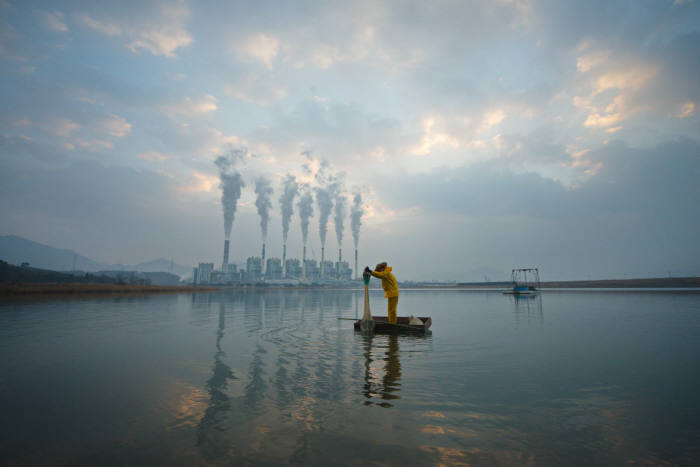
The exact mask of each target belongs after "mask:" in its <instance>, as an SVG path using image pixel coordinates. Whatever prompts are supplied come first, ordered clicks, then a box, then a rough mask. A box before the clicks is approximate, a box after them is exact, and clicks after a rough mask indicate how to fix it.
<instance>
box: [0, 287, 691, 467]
mask: <svg viewBox="0 0 700 467" xmlns="http://www.w3.org/2000/svg"><path fill="white" fill-rule="evenodd" d="M372 307H373V310H374V311H375V314H378V313H379V312H384V310H385V300H384V299H383V298H382V296H381V295H380V294H378V293H377V294H374V293H373V294H372ZM361 314H362V294H361V292H352V291H267V292H262V291H261V292H240V291H233V290H228V291H222V292H221V293H213V294H193V295H188V294H181V295H167V296H148V297H118V298H114V297H110V298H87V299H70V300H53V301H10V302H8V301H5V302H0V413H2V419H1V421H0V463H2V464H43V465H46V464H49V465H64V464H82V465H94V464H120V465H124V464H135V463H138V464H165V463H170V464H172V463H174V464H183V465H184V464H188V465H189V464H228V465H231V464H235V465H246V464H256V465H260V464H315V465H334V464H336V465H337V464H344V465H348V464H349V465H375V464H390V465H401V464H404V465H415V464H423V465H434V464H456V463H463V464H466V463H469V464H484V465H499V464H502V465H514V464H528V465H533V464H535V465H619V464H623V463H628V462H632V463H652V464H660V463H669V464H677V465H693V464H695V465H697V464H698V462H700V372H699V371H698V369H699V368H698V362H699V361H700V295H698V294H662V293H654V294H650V293H604V292H601V293H599V292H589V293H576V292H572V293H545V294H544V295H543V296H542V297H540V298H536V299H520V300H515V299H514V298H513V297H509V296H504V295H501V294H499V293H492V292H491V293H488V292H464V291H403V292H402V293H401V299H400V302H399V314H401V315H408V314H414V315H419V316H425V315H429V316H432V317H433V323H434V324H433V327H432V331H433V332H432V334H431V335H428V336H425V337H410V336H374V337H366V336H362V335H361V334H358V333H355V332H354V331H353V330H352V322H351V321H344V320H338V319H337V318H339V317H344V318H354V317H356V316H358V315H361Z"/></svg>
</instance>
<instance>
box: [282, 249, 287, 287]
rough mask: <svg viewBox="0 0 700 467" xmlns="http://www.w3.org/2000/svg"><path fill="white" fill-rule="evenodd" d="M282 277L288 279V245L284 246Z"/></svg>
mask: <svg viewBox="0 0 700 467" xmlns="http://www.w3.org/2000/svg"><path fill="white" fill-rule="evenodd" d="M282 277H284V278H285V279H286V278H287V244H286V243H285V244H284V245H282Z"/></svg>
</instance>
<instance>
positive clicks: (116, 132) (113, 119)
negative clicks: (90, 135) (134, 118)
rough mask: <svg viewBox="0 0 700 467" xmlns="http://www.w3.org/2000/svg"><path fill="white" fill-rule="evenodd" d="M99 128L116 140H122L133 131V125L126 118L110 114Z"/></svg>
mask: <svg viewBox="0 0 700 467" xmlns="http://www.w3.org/2000/svg"><path fill="white" fill-rule="evenodd" d="M99 126H100V127H101V128H102V130H103V131H105V132H106V133H107V134H108V135H110V136H114V137H116V138H122V137H124V136H126V135H128V134H129V132H130V131H131V124H130V123H129V122H127V121H126V119H125V118H124V117H120V116H119V115H114V114H109V115H107V116H106V117H105V118H104V119H103V120H102V121H101V122H100V123H99Z"/></svg>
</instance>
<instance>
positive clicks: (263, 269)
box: [260, 243, 265, 274]
mask: <svg viewBox="0 0 700 467" xmlns="http://www.w3.org/2000/svg"><path fill="white" fill-rule="evenodd" d="M260 270H261V271H262V272H263V274H264V273H265V244H264V243H263V251H262V265H261V266H260Z"/></svg>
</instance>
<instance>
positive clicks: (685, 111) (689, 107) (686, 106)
mask: <svg viewBox="0 0 700 467" xmlns="http://www.w3.org/2000/svg"><path fill="white" fill-rule="evenodd" d="M694 113H695V102H693V101H688V102H684V103H683V105H682V106H681V110H680V112H678V113H677V114H676V118H688V117H690V116H691V115H693V114H694Z"/></svg>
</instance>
